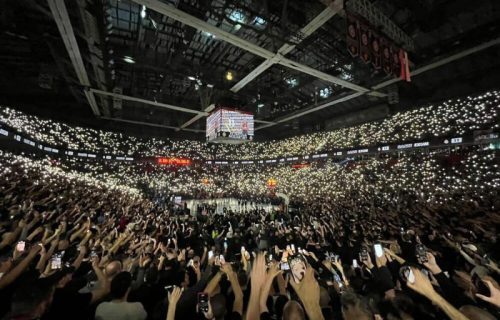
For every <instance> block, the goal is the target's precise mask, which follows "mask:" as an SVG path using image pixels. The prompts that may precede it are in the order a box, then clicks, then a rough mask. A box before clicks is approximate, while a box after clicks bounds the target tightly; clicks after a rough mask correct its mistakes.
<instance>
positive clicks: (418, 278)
mask: <svg viewBox="0 0 500 320" xmlns="http://www.w3.org/2000/svg"><path fill="white" fill-rule="evenodd" d="M411 270H412V271H413V275H414V276H415V281H414V282H413V283H411V282H410V281H407V282H406V284H407V285H408V287H409V288H411V289H412V290H414V291H416V292H418V293H420V294H421V295H423V296H426V297H428V298H429V297H431V296H432V295H434V294H435V293H436V291H435V290H434V287H433V286H432V283H431V281H430V280H429V278H428V277H427V276H426V275H425V274H423V273H422V272H421V271H420V270H418V269H416V268H411Z"/></svg>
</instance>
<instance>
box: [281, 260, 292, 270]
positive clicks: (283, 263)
mask: <svg viewBox="0 0 500 320" xmlns="http://www.w3.org/2000/svg"><path fill="white" fill-rule="evenodd" d="M280 269H281V270H283V271H288V270H290V266H289V265H288V262H282V263H280Z"/></svg>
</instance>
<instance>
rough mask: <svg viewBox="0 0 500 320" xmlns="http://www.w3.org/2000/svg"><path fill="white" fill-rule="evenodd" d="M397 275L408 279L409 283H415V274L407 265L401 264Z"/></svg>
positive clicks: (405, 279)
mask: <svg viewBox="0 0 500 320" xmlns="http://www.w3.org/2000/svg"><path fill="white" fill-rule="evenodd" d="M399 275H400V277H401V279H403V281H405V282H406V281H409V282H410V283H415V275H414V274H413V270H412V269H411V268H410V267H409V266H403V267H401V269H399Z"/></svg>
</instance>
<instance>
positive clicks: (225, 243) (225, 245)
mask: <svg viewBox="0 0 500 320" xmlns="http://www.w3.org/2000/svg"><path fill="white" fill-rule="evenodd" d="M224 250H227V241H224Z"/></svg>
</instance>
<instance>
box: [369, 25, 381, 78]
mask: <svg viewBox="0 0 500 320" xmlns="http://www.w3.org/2000/svg"><path fill="white" fill-rule="evenodd" d="M371 51H372V65H373V67H374V68H375V69H376V70H378V69H380V68H381V67H382V58H381V54H380V51H381V47H380V36H379V35H378V34H375V33H372V36H371Z"/></svg>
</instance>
